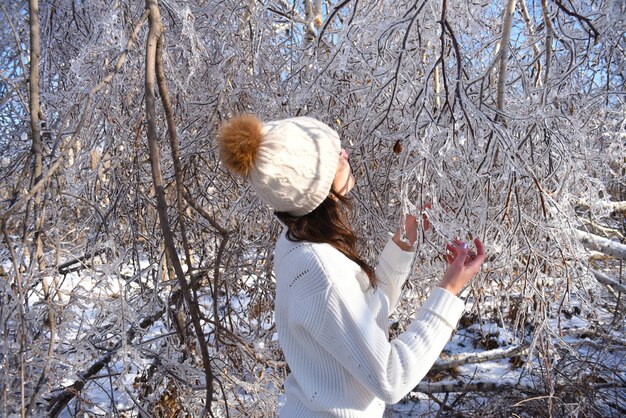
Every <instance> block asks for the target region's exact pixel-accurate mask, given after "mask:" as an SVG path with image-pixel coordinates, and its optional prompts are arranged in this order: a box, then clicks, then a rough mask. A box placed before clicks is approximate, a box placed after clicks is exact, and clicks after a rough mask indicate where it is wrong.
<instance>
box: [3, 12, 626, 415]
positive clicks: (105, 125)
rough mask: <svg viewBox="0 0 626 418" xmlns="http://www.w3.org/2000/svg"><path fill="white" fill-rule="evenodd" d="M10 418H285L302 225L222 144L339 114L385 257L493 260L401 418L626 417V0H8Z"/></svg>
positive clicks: (356, 199) (398, 324) (397, 318)
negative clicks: (286, 261) (234, 125)
mask: <svg viewBox="0 0 626 418" xmlns="http://www.w3.org/2000/svg"><path fill="white" fill-rule="evenodd" d="M0 9H1V13H0V54H1V58H0V77H1V79H0V150H1V151H0V152H1V157H0V158H1V160H0V226H1V230H2V234H1V238H0V260H1V262H2V263H1V265H0V416H3V417H26V416H52V417H58V416H62V417H74V416H90V417H104V416H107V417H108V416H113V417H139V416H141V417H178V416H181V417H187V416H189V417H196V416H198V417H199V416H211V417H271V416H275V414H276V411H277V409H278V408H279V407H280V405H281V403H282V402H284V395H283V394H282V393H283V389H282V385H283V382H284V379H285V376H286V375H287V373H288V366H287V364H286V362H285V359H284V357H283V354H282V352H281V350H280V347H279V342H278V339H277V335H276V331H275V325H274V319H273V301H274V287H275V281H274V277H273V273H272V263H273V260H272V258H273V245H274V242H275V240H276V237H277V235H278V234H279V233H280V230H281V226H280V224H279V223H278V222H277V220H276V219H275V217H274V216H273V214H272V213H271V211H270V210H269V209H268V208H267V207H265V206H264V205H262V204H261V203H260V201H259V200H258V198H257V197H256V195H255V194H254V192H253V191H252V190H251V189H250V187H249V186H248V183H246V182H245V181H244V179H242V178H240V177H235V176H232V175H230V174H229V173H228V171H227V170H226V169H225V168H224V167H223V166H222V164H220V162H219V158H218V153H217V151H216V139H215V137H216V132H217V127H218V125H219V123H220V122H221V121H223V120H225V119H227V118H229V117H231V116H233V115H237V114H241V113H253V114H256V115H258V116H259V117H260V118H262V119H264V120H273V119H279V118H285V117H289V116H298V115H309V116H313V117H316V118H318V119H320V120H322V121H324V122H325V123H327V124H328V125H330V126H331V127H332V128H333V129H335V130H337V132H339V134H340V136H341V138H342V145H343V146H344V147H346V148H347V149H348V150H349V152H350V159H351V164H352V167H353V171H354V174H355V176H356V178H357V185H356V187H355V189H354V190H353V191H352V192H351V194H350V197H351V199H352V202H353V205H354V214H353V222H354V225H355V226H356V232H357V234H358V236H359V248H360V250H361V251H362V254H363V255H364V256H365V257H366V258H367V259H368V260H375V258H376V255H377V253H378V252H380V251H381V249H382V246H383V245H384V242H385V241H386V239H387V236H388V233H389V232H390V231H393V230H395V229H396V228H397V227H399V226H400V225H401V224H402V218H403V214H407V213H413V214H416V215H418V216H421V215H424V216H427V218H428V221H429V222H430V224H431V225H432V228H431V229H430V230H429V231H425V232H424V231H422V232H421V233H420V236H419V245H418V247H417V256H416V259H415V262H414V267H413V270H412V271H413V272H412V274H411V276H410V278H409V280H408V281H407V283H406V284H405V286H404V290H403V296H402V300H401V306H400V308H399V310H398V311H397V312H396V313H395V314H394V315H393V316H392V317H391V318H390V324H391V330H392V331H391V332H392V334H393V333H397V332H401V331H402V330H403V329H404V327H405V326H406V324H407V323H408V321H409V319H410V318H411V317H412V316H413V315H414V313H415V311H416V309H418V307H419V306H420V303H421V302H422V301H423V300H424V298H425V297H426V295H427V294H428V292H429V291H430V289H431V288H432V286H435V285H436V283H437V282H438V280H439V278H440V277H441V275H442V273H443V271H444V268H445V265H446V264H445V260H444V252H445V243H446V242H449V241H450V240H452V239H454V238H455V237H461V238H463V239H468V238H471V237H472V236H480V237H481V238H482V239H483V242H485V245H486V248H487V252H488V259H487V262H486V263H485V264H484V265H483V268H482V270H481V271H480V273H479V275H478V276H477V279H476V280H474V281H473V282H472V283H471V285H470V286H468V287H467V288H466V289H465V290H464V291H463V292H462V297H463V298H464V299H465V300H466V310H465V313H464V315H463V317H462V319H461V321H460V324H459V326H458V328H457V330H456V332H455V333H454V334H453V337H452V339H451V341H450V342H449V343H448V345H447V346H446V348H445V349H444V352H443V353H442V355H441V356H440V358H439V359H438V360H437V362H436V363H435V366H434V367H433V369H432V370H431V372H429V374H428V375H427V377H426V379H424V380H423V381H422V382H421V383H420V384H419V385H418V386H417V387H416V388H415V389H414V391H412V392H411V393H410V394H409V395H408V396H407V397H405V398H404V399H403V400H402V401H401V402H400V403H398V404H396V405H389V406H388V407H387V411H386V416H389V417H398V418H399V417H417V416H429V417H436V416H437V417H438V416H516V417H530V416H546V417H547V416H551V417H596V416H597V417H618V416H624V415H626V329H625V321H624V318H625V315H626V303H625V301H624V299H625V298H626V281H625V276H624V271H623V270H624V260H626V243H625V242H624V236H625V234H626V222H625V221H624V214H625V213H626V185H625V181H626V177H625V176H626V170H625V162H626V150H625V147H626V107H625V105H624V101H625V100H626V96H625V93H626V88H625V84H626V79H625V77H626V66H625V63H626V54H625V49H626V3H624V2H623V0H470V1H466V0H431V1H429V0H416V1H413V0H410V1H404V0H396V1H391V0H368V1H364V0H342V1H339V0H302V1H300V0H298V1H287V0H256V1H255V0H248V1H231V0H225V1H214V0H195V1H183V0H159V1H157V0H145V2H141V1H129V0H107V1H104V0H94V1H88V2H85V1H80V0H3V1H2V2H0Z"/></svg>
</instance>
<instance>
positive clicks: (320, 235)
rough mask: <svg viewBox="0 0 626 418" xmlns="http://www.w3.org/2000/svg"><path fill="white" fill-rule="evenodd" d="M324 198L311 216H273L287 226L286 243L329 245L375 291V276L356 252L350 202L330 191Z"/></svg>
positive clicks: (282, 214)
mask: <svg viewBox="0 0 626 418" xmlns="http://www.w3.org/2000/svg"><path fill="white" fill-rule="evenodd" d="M331 193H332V195H333V196H332V197H331V196H328V197H327V198H326V199H325V200H324V201H323V202H322V203H321V204H320V205H319V206H318V207H317V208H315V209H314V210H313V211H312V212H311V213H309V214H307V215H304V216H291V215H289V214H288V213H285V212H275V214H276V216H277V217H278V219H280V220H281V221H282V222H283V223H284V224H285V225H287V228H288V231H287V239H288V240H289V241H294V242H298V241H308V242H315V243H325V244H330V245H332V246H333V247H334V248H336V249H337V250H338V251H340V252H341V253H342V254H343V255H345V256H346V257H348V258H349V259H350V260H352V261H354V262H355V263H356V264H358V265H359V267H361V269H362V270H363V271H364V272H365V274H367V277H368V278H369V281H370V285H371V286H372V287H376V274H375V273H374V269H373V268H372V267H371V266H370V265H369V264H367V263H366V262H365V261H364V260H363V259H362V258H361V257H359V256H358V254H357V251H356V241H357V238H356V234H355V233H354V231H353V229H352V226H351V225H350V221H349V220H348V217H349V215H350V213H351V211H352V205H351V203H350V200H349V199H348V198H346V197H345V196H342V195H340V194H339V193H336V192H335V191H334V190H331Z"/></svg>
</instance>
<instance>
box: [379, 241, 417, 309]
mask: <svg viewBox="0 0 626 418" xmlns="http://www.w3.org/2000/svg"><path fill="white" fill-rule="evenodd" d="M414 256H415V253H414V252H409V251H403V250H401V249H400V247H398V246H397V245H396V243H395V242H393V240H392V239H391V238H390V239H389V241H387V245H385V248H384V249H383V252H382V253H380V257H379V259H378V266H376V277H377V279H378V290H380V291H381V292H382V294H383V295H385V297H386V298H387V302H388V306H389V315H391V314H392V313H393V312H394V311H395V310H396V307H397V306H398V301H399V300H400V293H401V290H402V285H403V284H404V282H405V281H406V279H407V277H408V276H409V273H410V270H411V264H412V263H413V257H414Z"/></svg>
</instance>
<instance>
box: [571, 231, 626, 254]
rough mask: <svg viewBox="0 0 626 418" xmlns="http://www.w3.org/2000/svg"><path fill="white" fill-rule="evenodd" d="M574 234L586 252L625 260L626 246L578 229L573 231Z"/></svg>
mask: <svg viewBox="0 0 626 418" xmlns="http://www.w3.org/2000/svg"><path fill="white" fill-rule="evenodd" d="M574 234H575V236H576V238H577V239H578V240H579V241H580V242H581V243H582V244H583V245H584V246H585V248H587V249H588V250H593V251H598V252H601V253H602V254H606V255H610V256H611V257H615V258H617V259H620V260H626V245H624V244H621V243H619V242H616V241H612V240H610V239H607V238H602V237H600V236H598V235H594V234H590V233H588V232H584V231H580V230H578V229H575V230H574Z"/></svg>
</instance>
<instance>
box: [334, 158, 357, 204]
mask: <svg viewBox="0 0 626 418" xmlns="http://www.w3.org/2000/svg"><path fill="white" fill-rule="evenodd" d="M354 183H355V180H354V176H353V175H352V169H351V168H350V162H349V161H348V153H347V152H346V150H345V149H342V150H341V152H340V153H339V164H338V165H337V173H336V174H335V179H334V180H333V189H334V190H335V191H336V192H337V193H339V194H340V195H342V196H345V195H346V194H347V193H348V192H349V191H350V190H351V189H352V187H354Z"/></svg>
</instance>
